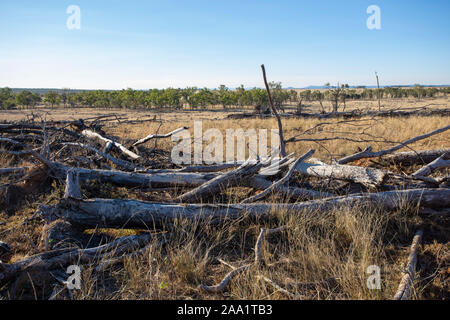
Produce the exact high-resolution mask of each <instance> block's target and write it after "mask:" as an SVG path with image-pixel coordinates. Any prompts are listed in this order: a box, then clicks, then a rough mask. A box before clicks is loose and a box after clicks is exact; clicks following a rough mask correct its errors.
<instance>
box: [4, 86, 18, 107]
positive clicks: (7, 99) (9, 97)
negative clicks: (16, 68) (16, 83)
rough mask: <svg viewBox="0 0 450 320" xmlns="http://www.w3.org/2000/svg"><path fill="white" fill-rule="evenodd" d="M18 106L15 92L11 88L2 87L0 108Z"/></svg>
mask: <svg viewBox="0 0 450 320" xmlns="http://www.w3.org/2000/svg"><path fill="white" fill-rule="evenodd" d="M15 106H16V103H15V99H14V93H13V91H12V90H11V89H10V88H1V89H0V109H3V110H9V109H12V108H14V107H15Z"/></svg>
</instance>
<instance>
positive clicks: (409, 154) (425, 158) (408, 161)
mask: <svg viewBox="0 0 450 320" xmlns="http://www.w3.org/2000/svg"><path fill="white" fill-rule="evenodd" d="M444 153H445V154H447V157H445V159H446V160H449V159H450V156H449V155H450V149H438V150H421V151H404V152H397V153H394V154H388V155H384V156H383V157H382V158H381V159H382V160H385V161H388V162H392V163H401V164H404V165H412V164H426V163H430V162H431V161H433V160H435V159H436V158H438V157H439V156H440V155H442V154H444Z"/></svg>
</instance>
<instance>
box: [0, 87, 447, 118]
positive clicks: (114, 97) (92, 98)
mask: <svg viewBox="0 0 450 320" xmlns="http://www.w3.org/2000/svg"><path fill="white" fill-rule="evenodd" d="M270 88H271V94H272V99H273V102H274V104H275V106H276V107H277V108H279V109H281V110H284V108H283V106H284V105H286V104H291V105H292V104H295V105H296V106H297V108H298V111H300V112H301V108H302V106H303V103H305V102H312V101H317V102H319V103H320V105H321V106H322V111H323V112H325V110H326V108H325V106H324V102H325V101H329V102H330V103H331V107H332V108H331V110H330V111H332V112H337V111H338V109H339V107H342V109H343V110H345V106H346V101H347V100H375V99H377V98H378V95H379V96H380V98H381V99H383V98H393V99H400V98H411V97H413V98H418V99H421V98H425V97H435V96H437V95H447V94H449V93H450V88H449V87H445V88H435V87H432V88H426V87H423V86H420V85H416V86H414V87H411V88H396V87H385V88H381V89H368V88H360V89H352V88H350V87H349V86H348V85H347V84H344V85H339V84H338V85H337V86H331V85H330V84H326V89H324V90H303V91H296V90H293V89H292V90H286V89H282V85H281V83H280V82H271V83H270ZM41 104H45V105H48V106H50V107H55V106H60V105H63V106H64V107H72V108H77V107H91V108H132V109H161V108H175V109H181V108H189V109H198V108H203V109H204V108H208V107H214V106H221V107H222V108H224V109H229V108H244V107H258V108H260V110H265V109H267V107H268V96H267V92H266V90H265V89H260V88H253V89H245V88H244V86H243V85H241V86H240V87H238V88H236V89H233V90H231V89H229V88H227V87H226V86H224V85H221V86H220V87H219V88H217V89H208V88H197V87H188V88H184V89H174V88H167V89H150V90H145V91H144V90H133V89H124V90H120V91H106V90H90V91H76V92H73V91H71V90H68V89H63V90H60V91H59V92H58V91H48V92H46V93H45V94H39V93H36V92H31V91H29V90H22V91H20V92H16V93H15V92H13V90H12V89H10V88H1V89H0V109H4V110H7V109H13V108H30V107H34V106H36V105H41Z"/></svg>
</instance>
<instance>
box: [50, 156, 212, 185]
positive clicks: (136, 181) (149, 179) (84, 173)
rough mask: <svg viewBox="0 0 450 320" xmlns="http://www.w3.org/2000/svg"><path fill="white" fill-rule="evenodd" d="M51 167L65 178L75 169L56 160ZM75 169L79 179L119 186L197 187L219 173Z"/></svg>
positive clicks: (57, 174)
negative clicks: (151, 172) (147, 172)
mask: <svg viewBox="0 0 450 320" xmlns="http://www.w3.org/2000/svg"><path fill="white" fill-rule="evenodd" d="M51 167H52V168H53V169H54V170H53V172H54V174H55V175H56V176H57V177H58V178H60V179H65V178H66V176H67V172H68V171H69V170H73V169H75V168H72V167H69V166H66V165H63V164H61V163H58V162H53V163H52V166H51ZM75 170H76V171H77V172H78V174H79V179H80V181H85V180H98V181H101V182H108V183H112V184H115V185H117V186H121V187H177V186H178V187H198V186H199V185H202V184H203V183H205V182H207V181H209V180H211V179H213V178H215V177H217V176H219V175H220V174H219V173H206V174H205V173H203V174H200V173H189V172H179V173H178V172H175V173H174V172H170V173H165V172H163V173H153V174H145V173H135V172H123V171H115V170H100V169H84V168H79V169H75Z"/></svg>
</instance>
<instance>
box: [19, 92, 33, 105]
mask: <svg viewBox="0 0 450 320" xmlns="http://www.w3.org/2000/svg"><path fill="white" fill-rule="evenodd" d="M15 101H16V105H18V106H23V107H26V108H28V107H30V106H31V105H33V101H34V99H33V93H32V92H31V91H28V90H23V91H21V92H19V93H18V94H17V95H16V97H15Z"/></svg>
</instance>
